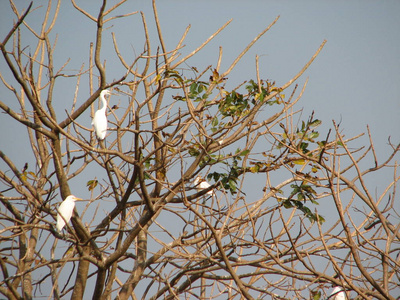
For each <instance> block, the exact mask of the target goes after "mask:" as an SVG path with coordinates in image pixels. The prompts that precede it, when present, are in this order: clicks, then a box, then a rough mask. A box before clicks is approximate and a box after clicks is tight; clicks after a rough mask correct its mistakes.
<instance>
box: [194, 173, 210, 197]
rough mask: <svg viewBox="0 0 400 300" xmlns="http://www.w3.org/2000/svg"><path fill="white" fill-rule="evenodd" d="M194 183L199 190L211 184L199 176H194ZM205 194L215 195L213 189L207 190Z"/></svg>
mask: <svg viewBox="0 0 400 300" xmlns="http://www.w3.org/2000/svg"><path fill="white" fill-rule="evenodd" d="M194 185H195V186H196V188H197V190H199V191H201V190H204V189H206V188H209V187H210V186H211V185H210V184H209V183H208V182H207V181H205V180H204V179H203V178H201V176H197V177H196V179H195V180H194ZM206 194H207V195H210V196H212V195H215V193H214V191H213V190H209V191H208V192H207V193H206Z"/></svg>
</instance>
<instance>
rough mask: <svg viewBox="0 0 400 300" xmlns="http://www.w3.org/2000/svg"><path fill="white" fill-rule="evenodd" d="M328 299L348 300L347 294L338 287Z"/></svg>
mask: <svg viewBox="0 0 400 300" xmlns="http://www.w3.org/2000/svg"><path fill="white" fill-rule="evenodd" d="M331 296H332V297H331ZM328 299H331V300H346V294H345V292H343V288H342V287H341V286H337V287H335V288H334V289H333V291H332V293H331V294H330V295H329V298H328Z"/></svg>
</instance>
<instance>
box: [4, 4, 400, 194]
mask: <svg viewBox="0 0 400 300" xmlns="http://www.w3.org/2000/svg"><path fill="white" fill-rule="evenodd" d="M16 2H18V6H19V8H22V7H26V6H27V3H28V2H27V1H16ZM40 2H41V1H35V3H34V7H37V6H39V4H40ZM77 2H78V3H80V4H81V5H82V6H84V7H85V8H86V9H88V11H90V12H91V13H92V14H93V15H97V14H98V5H99V3H100V1H86V0H85V1H83V0H77ZM109 2H110V4H109V5H111V4H112V3H114V1H109ZM139 10H141V11H143V12H144V13H145V15H146V18H147V20H148V23H149V26H150V31H151V33H153V34H154V33H155V31H154V25H153V22H152V18H153V13H152V8H151V1H129V3H128V4H125V5H123V6H122V7H121V8H120V9H119V12H118V13H120V14H124V13H128V12H132V11H139ZM44 11H45V7H42V8H39V9H38V10H36V11H34V12H33V13H32V14H31V15H30V16H29V17H28V18H27V21H28V22H29V24H31V25H32V26H34V27H35V28H36V29H38V28H40V26H41V21H42V17H41V16H43V13H44ZM158 13H159V17H160V21H161V25H162V31H163V34H164V39H165V41H166V44H167V46H168V47H169V49H168V50H171V49H172V47H174V46H175V45H176V43H177V42H178V41H179V39H180V37H181V35H182V34H183V32H184V30H185V28H186V26H187V25H189V24H191V30H190V32H189V35H188V37H187V39H186V42H185V43H184V44H185V45H186V47H185V48H184V49H182V53H189V52H191V51H192V50H193V49H195V48H196V47H197V46H199V45H200V44H201V43H202V42H203V41H204V40H205V39H206V38H207V37H209V36H210V35H211V34H212V33H213V32H214V31H216V30H217V29H218V28H219V27H220V26H222V25H223V24H224V23H225V22H226V21H228V20H229V19H233V21H232V23H231V24H230V25H229V26H228V27H227V28H226V29H225V30H224V31H223V32H222V33H221V34H220V35H219V36H218V37H217V38H216V39H215V40H214V41H213V42H212V43H210V44H209V45H208V46H207V47H206V48H205V49H204V51H202V52H201V53H200V54H199V55H197V56H196V57H195V58H193V59H192V60H191V61H190V63H191V65H192V66H196V67H197V68H198V69H203V68H205V67H206V66H208V65H214V66H215V65H216V63H217V56H218V48H219V47H220V46H222V47H223V63H222V67H221V70H222V71H224V70H225V68H226V67H227V66H229V65H230V63H231V62H232V61H233V59H234V58H235V57H236V55H238V54H239V53H240V52H241V51H242V49H243V48H244V47H245V46H246V45H247V44H248V43H249V42H250V41H251V40H252V39H253V38H254V37H255V36H256V35H257V34H258V33H259V32H261V31H262V30H263V29H264V28H265V27H267V26H268V25H269V24H270V23H271V22H272V21H273V20H274V19H275V18H276V17H277V16H278V15H280V19H279V21H278V22H277V24H275V26H274V27H273V28H272V29H271V30H270V31H269V32H268V33H267V34H266V35H265V36H264V37H263V38H262V39H261V40H260V41H258V42H257V43H256V44H255V46H254V47H253V48H252V50H251V51H249V52H248V53H247V54H246V56H245V57H244V58H243V60H242V61H241V63H239V64H238V65H237V66H236V69H235V71H234V72H232V73H231V75H230V76H229V80H230V84H231V85H232V86H231V87H234V86H236V85H237V84H239V83H241V82H243V81H244V80H248V79H251V78H255V55H256V54H258V55H259V56H260V73H261V77H262V78H265V79H267V78H268V79H271V80H275V81H276V82H277V84H278V85H282V84H284V83H285V82H286V81H288V80H289V79H291V78H292V77H293V76H294V75H295V74H296V73H297V72H298V71H299V70H300V69H301V68H302V66H303V65H304V64H305V63H306V62H307V61H308V60H309V59H310V57H311V56H312V55H313V54H314V52H315V51H316V50H317V49H318V47H319V45H320V44H321V43H322V42H323V40H325V39H326V40H327V44H326V45H325V47H324V49H323V50H322V52H321V53H320V55H319V57H318V58H317V59H316V60H315V62H314V63H313V64H312V65H311V67H310V68H309V70H308V71H307V72H306V74H305V75H304V76H303V77H302V79H300V80H299V84H300V85H301V84H302V83H304V81H305V79H306V78H307V77H308V78H309V82H308V86H307V89H306V92H305V93H304V96H303V98H302V99H301V100H300V102H299V104H298V107H303V108H304V111H305V112H304V114H303V116H304V118H306V117H307V116H308V115H309V113H310V112H311V111H312V110H314V111H315V116H316V118H319V119H321V120H322V121H323V122H324V126H325V127H323V128H327V127H331V120H333V119H334V120H336V121H337V122H341V128H342V129H343V132H344V133H346V135H347V137H350V136H353V135H356V134H358V133H361V132H365V131H366V125H367V124H369V126H370V129H371V132H372V134H373V139H374V140H375V142H376V147H377V149H378V155H379V156H380V157H383V156H384V154H385V153H388V152H389V150H390V148H389V146H387V138H388V137H389V136H392V141H393V143H395V144H396V143H398V142H399V141H400V132H399V129H400V121H399V115H400V88H399V83H400V33H399V32H400V17H399V16H400V1H261V0H260V1H239V0H234V1H227V0H224V1H211V0H207V1H194V0H191V1H183V0H179V1H178V0H175V1H170V0H162V1H158ZM13 19H15V17H14V15H13V14H12V13H11V12H10V9H9V3H8V1H0V40H3V38H4V36H5V35H6V34H7V32H8V30H9V29H10V28H11V27H12V24H13V23H12V20H13ZM118 22H119V23H118ZM118 22H117V23H118V24H120V25H116V26H114V27H112V28H108V29H107V30H106V32H105V40H104V41H105V42H104V49H103V51H102V56H103V58H107V59H110V60H109V61H108V62H107V71H108V74H107V76H108V81H109V82H110V81H111V80H112V79H113V78H117V77H120V73H118V71H119V70H118V69H114V68H113V61H112V59H115V55H114V54H113V53H114V52H113V46H112V44H111V42H110V35H111V32H115V33H116V35H117V38H118V39H119V43H120V50H121V51H122V52H123V53H124V55H126V56H129V55H131V56H132V57H134V55H135V53H136V54H139V53H140V52H141V51H142V49H143V33H142V26H141V21H140V16H139V15H135V16H131V17H130V18H129V19H127V20H125V21H123V20H121V21H118ZM106 27H107V26H106ZM95 30H96V27H95V24H94V23H93V22H88V21H87V20H86V19H85V17H84V16H83V15H82V14H80V13H78V12H76V11H74V9H73V8H72V4H71V3H70V2H69V1H63V2H62V9H61V12H60V15H59V19H58V21H57V23H56V25H55V28H54V30H53V32H54V33H58V39H59V40H58V44H57V48H56V52H55V54H54V55H55V58H56V59H61V60H60V61H58V62H57V65H58V66H61V65H63V64H64V62H65V61H66V60H67V59H68V58H70V59H71V62H70V65H69V67H68V69H69V70H74V71H75V70H77V69H79V67H80V66H81V64H82V62H85V63H86V64H87V56H88V46H89V43H90V42H94V37H95ZM53 37H55V35H54V36H53ZM153 40H154V39H153ZM33 47H34V46H32V48H33ZM154 47H155V46H154ZM154 50H155V49H153V52H154ZM109 57H114V58H109ZM0 70H1V72H2V73H3V72H4V76H6V78H8V76H10V74H9V73H8V72H7V71H5V70H6V69H5V64H4V59H0ZM56 91H57V95H56V98H55V99H56V100H57V109H58V110H59V111H60V112H64V109H65V108H70V107H71V101H72V100H71V99H72V97H73V95H74V92H75V81H74V80H71V81H69V82H68V81H67V80H65V84H64V85H58V86H57V89H56ZM287 94H289V92H287ZM80 96H81V99H82V100H84V99H86V98H87V96H88V95H87V93H86V94H85V93H84V92H82V93H81V91H80ZM0 100H1V101H3V102H5V103H6V104H7V105H9V106H11V107H16V104H15V102H14V101H15V100H14V98H13V97H12V96H10V94H9V92H8V91H6V89H5V88H4V87H3V85H0ZM79 122H82V123H83V125H85V126H88V127H90V122H91V120H90V118H89V117H87V118H86V119H79ZM10 123H13V124H12V125H10ZM0 128H2V130H1V132H0V141H1V142H0V149H1V150H2V151H4V152H5V153H6V154H7V155H9V156H10V157H11V158H12V159H13V160H15V161H17V162H18V163H19V164H20V166H19V167H20V168H22V167H23V164H24V163H25V161H26V160H27V157H26V155H27V151H26V148H25V147H26V144H25V143H24V141H26V138H25V137H26V136H25V135H21V130H22V129H23V126H22V125H19V124H18V123H16V122H15V121H14V120H12V119H11V118H9V117H8V116H7V115H6V114H4V113H0ZM367 141H368V139H367V137H365V138H363V139H362V140H360V142H363V143H365V144H366V143H367ZM2 166H4V164H3V163H1V162H0V167H2ZM390 179H391V178H389V177H388V178H376V183H377V184H379V183H380V182H381V183H382V182H387V181H389V180H390ZM83 184H84V182H83ZM85 192H87V191H85ZM78 195H79V192H78Z"/></svg>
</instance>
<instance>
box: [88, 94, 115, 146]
mask: <svg viewBox="0 0 400 300" xmlns="http://www.w3.org/2000/svg"><path fill="white" fill-rule="evenodd" d="M105 95H111V92H110V91H109V90H102V91H101V93H100V100H101V102H102V103H103V107H102V108H100V109H99V110H97V111H96V113H95V114H94V118H93V121H92V125H93V126H94V131H95V132H96V135H97V138H98V139H99V140H104V138H105V137H106V134H107V114H106V109H107V101H106V98H105Z"/></svg>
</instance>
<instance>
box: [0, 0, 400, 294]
mask: <svg viewBox="0 0 400 300" xmlns="http://www.w3.org/2000/svg"><path fill="white" fill-rule="evenodd" d="M124 2H125V1H121V2H118V3H116V4H115V5H114V6H112V7H108V6H107V5H106V1H103V3H102V4H101V5H100V7H99V11H98V13H96V14H93V13H90V12H89V11H86V10H84V9H83V8H81V7H80V6H79V4H77V3H75V1H74V0H72V4H73V6H74V7H75V9H76V13H77V14H83V15H84V16H85V18H87V19H88V20H90V21H92V22H93V23H95V24H96V25H97V27H96V30H95V32H94V33H93V34H94V38H95V43H93V44H92V45H90V49H88V52H89V53H90V57H89V61H88V67H85V64H84V62H82V67H81V70H79V71H77V72H75V73H74V74H71V71H68V70H67V66H68V63H69V61H68V53H66V58H65V61H57V62H56V61H55V58H54V57H55V53H57V54H58V52H57V41H58V40H57V37H54V35H53V34H52V30H53V28H54V24H55V22H56V19H57V17H58V14H59V13H60V12H59V9H60V5H61V1H58V2H57V3H56V7H55V8H54V7H51V5H52V4H53V3H52V1H49V3H48V6H47V9H46V12H45V14H44V17H43V25H42V27H41V29H40V30H39V31H37V30H35V29H34V28H33V27H31V26H30V25H29V23H28V21H27V19H28V18H27V16H29V15H30V14H32V13H33V12H34V11H35V9H37V10H44V8H40V7H39V8H36V7H35V5H33V4H32V3H31V4H30V5H29V6H27V7H26V8H25V9H24V10H23V11H19V10H18V9H17V7H16V5H15V3H14V2H13V1H10V7H11V11H12V12H13V13H14V14H15V19H16V22H15V23H14V24H10V31H9V33H8V34H7V35H6V36H5V37H1V43H0V49H1V53H2V56H3V60H4V63H5V65H6V66H7V70H2V71H1V72H2V73H1V81H2V90H3V91H7V93H3V92H2V96H1V101H0V107H1V109H2V110H3V111H4V113H5V114H6V115H7V116H8V120H9V122H16V123H20V124H22V125H23V126H24V127H25V128H26V133H27V135H26V136H27V138H28V140H29V141H27V150H26V151H30V152H31V154H32V155H33V157H34V160H33V161H28V162H27V163H26V164H25V166H23V167H21V166H18V165H17V164H16V163H15V162H13V161H12V159H10V155H8V154H7V152H6V151H7V150H8V151H9V149H8V148H5V146H3V145H4V143H2V146H1V149H0V157H1V160H2V167H1V170H0V178H1V191H0V201H1V203H2V206H1V212H0V213H1V227H0V232H1V236H0V238H1V246H0V252H1V259H0V267H1V271H2V274H3V277H2V279H0V280H1V281H0V293H1V294H2V295H3V296H5V297H7V298H8V299H33V298H35V297H39V296H40V297H45V296H47V297H53V298H55V299H60V298H68V297H71V298H73V299H83V298H85V299H87V298H88V297H92V298H93V299H110V298H116V299H128V298H132V299H139V298H140V299H160V298H162V299H177V298H179V299H191V298H193V299H242V298H244V299H270V298H272V299H310V298H312V299H326V298H327V297H328V294H329V289H330V288H331V287H332V286H340V287H342V288H343V290H344V291H345V293H346V295H347V297H348V298H353V299H396V297H397V296H398V292H399V272H398V270H399V259H400V258H399V249H400V248H399V235H400V233H399V227H400V225H399V222H398V218H399V215H398V201H397V199H396V184H397V181H398V180H399V176H398V174H397V163H396V162H394V161H395V158H396V155H397V153H398V151H399V147H400V145H395V146H394V145H392V144H391V143H390V146H391V147H392V154H391V155H390V156H389V157H388V158H387V159H386V160H384V161H379V160H378V157H377V155H376V153H375V148H374V144H373V141H372V137H371V136H370V134H369V131H368V137H369V144H368V145H366V146H365V147H356V146H355V145H356V144H358V143H359V142H358V141H359V139H360V137H361V136H362V135H359V136H356V137H353V138H345V136H344V135H343V133H342V131H341V130H340V129H339V125H337V124H336V123H335V122H333V124H332V126H331V129H330V130H329V131H328V132H326V133H324V134H323V133H321V132H319V131H318V130H319V127H318V126H319V125H320V124H321V121H320V120H318V119H317V118H316V117H315V116H314V114H312V115H310V116H309V117H307V118H305V119H302V116H301V114H300V113H299V112H301V110H299V109H298V108H296V103H297V102H298V101H299V100H300V99H301V97H302V95H303V92H304V89H305V87H306V84H304V86H302V87H298V86H297V85H296V84H295V83H296V80H297V79H298V78H299V77H300V76H301V75H302V74H303V73H304V71H305V70H306V69H307V68H308V67H309V66H310V64H311V63H312V62H313V60H314V59H315V57H316V56H317V55H318V54H319V52H320V51H321V50H322V48H323V46H324V44H325V41H324V42H323V43H322V44H321V46H320V48H319V49H317V51H316V52H315V54H314V55H313V56H312V57H311V58H310V60H309V61H308V62H307V63H306V64H305V65H304V67H303V68H302V69H301V70H299V72H298V74H297V75H296V76H294V77H293V78H290V79H289V80H288V81H287V83H286V84H284V85H282V86H277V85H276V84H275V83H274V82H273V81H270V80H265V79H263V78H260V76H259V75H258V74H259V72H258V57H256V60H255V74H256V76H255V78H254V79H249V80H247V81H246V82H244V83H241V84H238V85H237V86H236V87H235V88H233V89H229V88H228V87H227V82H229V75H230V73H231V71H232V69H233V68H234V67H235V66H236V64H237V63H238V62H239V61H240V59H241V58H242V57H243V55H244V54H245V53H246V52H247V51H248V50H249V49H250V48H251V47H252V46H253V44H254V43H256V42H257V40H258V39H260V38H261V37H262V36H263V35H264V34H265V33H266V32H267V31H268V30H269V29H270V28H271V26H273V25H274V23H275V22H276V21H277V19H276V20H274V21H273V22H272V23H271V24H270V25H269V26H268V27H267V28H266V29H264V30H263V31H262V32H261V33H260V34H259V35H257V36H256V37H255V38H254V40H253V41H252V42H251V43H250V44H249V45H247V46H245V47H243V51H242V52H241V53H240V54H239V56H238V57H237V58H236V59H235V60H234V61H233V62H232V63H231V65H230V66H229V67H228V68H227V69H226V70H222V69H221V67H220V65H221V61H222V57H223V56H222V48H221V50H220V53H219V59H218V62H217V64H216V65H215V66H209V67H206V68H204V69H200V70H199V69H198V68H199V67H196V66H191V65H190V62H189V59H190V58H191V57H192V56H194V55H196V54H197V53H198V52H199V51H201V50H202V49H203V48H204V46H205V45H207V44H208V43H209V42H210V41H211V40H212V39H214V38H215V37H216V36H217V35H218V33H219V32H221V31H222V30H223V29H224V28H225V27H226V26H227V25H228V24H229V22H228V23H227V24H225V25H224V26H222V27H221V28H220V29H218V30H217V31H216V32H215V33H214V34H213V35H212V36H210V37H209V38H208V39H207V40H206V41H204V43H202V44H201V45H200V46H199V47H198V48H195V49H194V50H193V51H192V52H190V53H189V54H187V55H182V49H183V47H184V40H185V38H186V36H187V34H188V32H189V27H188V28H187V29H186V31H185V32H184V34H183V35H182V37H181V39H180V41H179V42H178V44H177V45H176V46H175V47H173V48H172V49H169V48H167V47H166V43H165V42H164V39H163V34H162V25H161V24H160V22H159V19H158V14H157V9H156V4H155V1H153V10H154V17H153V20H152V22H154V24H155V26H156V29H157V42H154V38H153V37H151V36H150V33H149V30H148V26H147V25H148V23H147V20H146V18H145V15H144V14H143V13H136V12H132V13H127V14H125V15H123V16H121V15H118V14H117V11H118V8H119V7H120V6H121V5H122V4H124ZM126 18H128V19H129V18H141V22H142V25H143V26H142V32H143V34H144V36H145V45H144V49H143V51H142V53H140V54H137V56H136V57H134V58H132V57H127V56H124V55H123V54H122V53H121V52H120V50H119V47H118V46H119V39H118V36H117V35H116V34H114V33H113V34H112V41H113V46H114V51H115V54H116V55H117V57H118V59H119V69H120V70H123V71H121V72H120V73H119V76H118V77H117V78H118V79H116V80H113V81H110V80H108V79H107V77H106V74H107V67H106V61H107V60H105V58H104V57H102V56H101V50H102V48H103V47H102V45H103V43H102V41H103V38H104V36H103V35H104V30H105V29H104V28H105V26H109V25H113V24H117V23H118V22H120V20H121V19H122V20H124V19H126ZM135 30H139V29H138V28H135ZM27 33H29V35H30V36H33V37H34V39H35V43H34V44H33V43H32V42H30V43H29V44H28V43H27V42H26V40H25V37H26V35H27ZM61 54H63V55H64V54H65V53H61ZM57 57H60V56H59V55H57ZM58 59H59V58H58ZM56 66H61V67H56ZM66 80H68V81H70V82H74V84H75V85H76V89H75V91H71V94H74V97H73V98H71V100H70V102H68V103H65V102H63V103H60V102H59V101H57V100H58V99H59V98H63V97H62V95H60V94H57V89H56V83H58V82H61V81H66ZM83 81H85V82H88V84H87V85H86V86H85V85H84V84H83V83H81V82H83ZM85 89H86V90H88V91H89V93H90V96H88V97H87V99H86V100H85V101H81V100H78V99H82V94H83V93H84V92H80V91H82V90H85ZM104 89H109V90H111V91H112V95H111V96H110V97H111V100H110V101H109V105H108V108H107V115H108V123H109V124H108V126H109V129H108V133H107V136H106V139H105V140H104V141H98V140H97V138H96V135H95V134H94V132H93V129H92V128H89V127H88V126H87V125H85V124H88V122H87V120H84V116H85V114H86V115H87V116H88V115H89V113H88V112H90V114H91V116H93V113H94V111H95V110H96V109H97V107H98V106H97V105H98V104H97V98H98V97H99V95H100V92H101V91H102V90H104ZM78 92H79V93H78ZM3 95H7V96H3ZM117 97H119V99H123V100H121V104H117V101H116V100H112V99H115V98H117ZM113 101H115V103H114V102H113ZM122 101H123V102H122ZM15 103H17V105H16V104H15ZM125 103H128V104H125ZM7 143H9V144H12V143H13V139H12V138H9V139H8V140H7ZM28 145H29V147H28ZM389 173H390V174H391V175H390V176H392V177H391V180H388V183H387V187H386V188H385V189H384V190H383V192H382V193H381V194H379V195H378V194H374V193H375V192H374V190H375V186H374V183H373V181H372V182H371V177H372V178H373V177H374V176H378V175H379V174H386V175H387V174H389ZM88 176H90V177H88ZM198 176H201V178H200V177H199V179H198V180H195V178H197V177H198ZM277 179H278V180H277ZM204 181H207V182H208V183H209V184H204ZM78 182H80V183H82V182H83V183H85V184H86V185H87V189H88V191H89V194H90V197H88V199H86V200H88V202H87V203H86V206H85V205H83V204H77V207H76V208H75V211H74V214H73V216H72V219H71V223H67V225H66V226H65V228H64V229H63V231H62V232H58V231H57V230H56V229H55V220H56V215H57V208H58V206H59V204H60V202H61V201H62V199H65V198H66V197H67V196H69V195H71V194H75V195H76V196H80V195H77V193H78V192H79V191H77V190H76V189H74V186H75V184H76V183H78ZM81 185H82V184H81ZM257 193H258V194H259V195H260V197H258V198H256V197H255V196H253V195H256V194H257ZM317 204H323V206H324V207H329V210H330V213H329V215H326V214H325V215H324V214H320V213H319V212H318V211H317V209H316V208H317ZM396 205H397V206H396ZM83 207H84V208H83ZM322 210H323V209H321V211H322Z"/></svg>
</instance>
